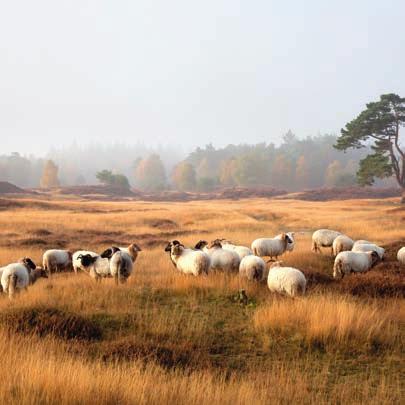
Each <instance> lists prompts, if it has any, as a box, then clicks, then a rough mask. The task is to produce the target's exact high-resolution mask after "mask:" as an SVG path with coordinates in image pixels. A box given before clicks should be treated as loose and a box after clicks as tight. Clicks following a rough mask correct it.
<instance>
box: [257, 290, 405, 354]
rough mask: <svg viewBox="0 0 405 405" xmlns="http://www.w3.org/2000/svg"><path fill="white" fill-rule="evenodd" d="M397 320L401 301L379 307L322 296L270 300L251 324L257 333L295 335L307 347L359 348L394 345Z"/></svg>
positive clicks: (404, 310) (403, 312) (404, 312)
mask: <svg viewBox="0 0 405 405" xmlns="http://www.w3.org/2000/svg"><path fill="white" fill-rule="evenodd" d="M401 319H402V320H404V319H405V305H404V303H403V301H395V302H389V303H384V304H383V305H382V304H381V303H378V302H377V301H374V302H371V303H370V302H359V301H358V300H355V299H353V298H351V297H345V296H343V297H341V296H338V295H332V294H324V295H313V296H308V297H305V298H302V299H296V300H290V299H287V300H285V299H276V300H273V301H272V302H271V303H269V304H267V305H264V306H262V307H261V308H260V309H258V310H257V312H256V314H255V316H254V324H255V327H256V328H257V329H259V330H270V331H273V332H280V331H281V332H283V333H299V334H300V335H302V336H303V338H304V339H305V340H306V341H307V342H309V343H310V344H315V345H322V346H328V347H338V348H340V347H346V348H348V347H349V348H361V347H364V346H369V347H372V346H374V347H376V346H381V345H389V346H394V345H395V344H396V343H398V340H399V339H400V338H401V325H400V320H401Z"/></svg>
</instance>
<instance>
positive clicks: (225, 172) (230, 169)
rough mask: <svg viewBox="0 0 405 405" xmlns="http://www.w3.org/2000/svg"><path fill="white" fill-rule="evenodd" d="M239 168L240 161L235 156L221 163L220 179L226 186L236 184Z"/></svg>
mask: <svg viewBox="0 0 405 405" xmlns="http://www.w3.org/2000/svg"><path fill="white" fill-rule="evenodd" d="M237 170H238V162H237V160H236V159H235V158H232V159H228V160H225V161H224V162H222V164H221V169H220V173H219V181H220V182H221V184H223V185H224V186H234V185H236V173H237Z"/></svg>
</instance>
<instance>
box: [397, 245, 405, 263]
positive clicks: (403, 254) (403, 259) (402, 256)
mask: <svg viewBox="0 0 405 405" xmlns="http://www.w3.org/2000/svg"><path fill="white" fill-rule="evenodd" d="M397 259H398V261H399V262H400V263H402V264H405V247H402V248H401V249H399V250H398V253H397Z"/></svg>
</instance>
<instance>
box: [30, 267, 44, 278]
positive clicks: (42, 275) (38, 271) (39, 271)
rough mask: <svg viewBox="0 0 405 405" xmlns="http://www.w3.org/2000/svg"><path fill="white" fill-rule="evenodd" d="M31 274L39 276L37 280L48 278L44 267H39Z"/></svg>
mask: <svg viewBox="0 0 405 405" xmlns="http://www.w3.org/2000/svg"><path fill="white" fill-rule="evenodd" d="M31 273H34V274H35V275H36V276H37V278H39V277H42V278H48V272H47V271H46V270H45V269H43V268H42V267H37V268H36V269H34V270H32V271H31Z"/></svg>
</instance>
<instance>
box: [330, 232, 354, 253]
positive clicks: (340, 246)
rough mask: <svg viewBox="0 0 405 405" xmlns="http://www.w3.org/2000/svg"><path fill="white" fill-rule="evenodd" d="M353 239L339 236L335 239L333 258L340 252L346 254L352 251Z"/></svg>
mask: <svg viewBox="0 0 405 405" xmlns="http://www.w3.org/2000/svg"><path fill="white" fill-rule="evenodd" d="M353 243H354V242H353V239H351V238H349V237H348V236H346V235H339V236H338V237H336V238H335V240H334V241H333V245H332V250H333V256H337V255H338V254H339V253H340V252H345V251H347V250H352V248H353Z"/></svg>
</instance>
